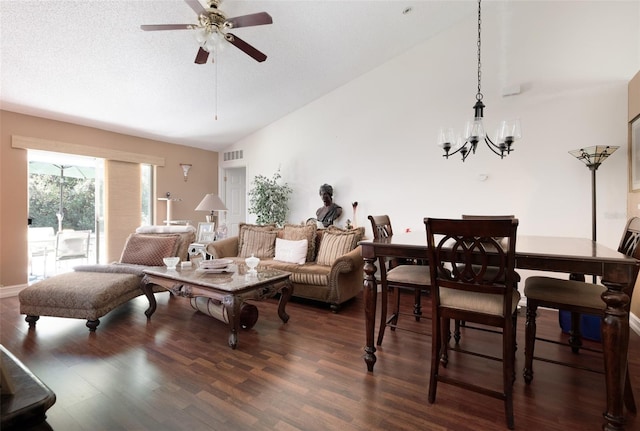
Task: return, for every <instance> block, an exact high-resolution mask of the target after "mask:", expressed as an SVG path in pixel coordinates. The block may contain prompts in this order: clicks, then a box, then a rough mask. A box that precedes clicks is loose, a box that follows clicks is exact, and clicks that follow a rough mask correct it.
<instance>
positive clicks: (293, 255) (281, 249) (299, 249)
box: [273, 238, 308, 265]
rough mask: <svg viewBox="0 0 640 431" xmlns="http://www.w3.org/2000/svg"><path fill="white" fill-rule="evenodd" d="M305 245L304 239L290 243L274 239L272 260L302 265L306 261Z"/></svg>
mask: <svg viewBox="0 0 640 431" xmlns="http://www.w3.org/2000/svg"><path fill="white" fill-rule="evenodd" d="M307 243H308V241H307V240H306V239H301V240H298V241H291V240H288V239H282V238H276V257H274V258H273V260H279V261H280V262H288V263H297V264H298V265H303V264H304V262H305V261H306V259H307Z"/></svg>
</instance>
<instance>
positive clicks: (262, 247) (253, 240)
mask: <svg viewBox="0 0 640 431" xmlns="http://www.w3.org/2000/svg"><path fill="white" fill-rule="evenodd" d="M276 235H277V232H276V231H275V230H263V229H253V228H247V229H245V230H244V235H243V240H242V246H241V247H240V253H239V255H238V257H250V256H251V255H253V256H255V257H259V258H261V259H264V258H272V257H274V256H275V254H276Z"/></svg>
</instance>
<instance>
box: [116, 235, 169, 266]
mask: <svg viewBox="0 0 640 431" xmlns="http://www.w3.org/2000/svg"><path fill="white" fill-rule="evenodd" d="M179 237H180V235H178V234H176V235H144V234H137V233H132V234H131V235H129V238H127V243H126V244H125V246H124V250H122V255H121V256H120V263H131V264H136V265H145V266H163V265H164V262H163V261H162V258H163V257H169V256H173V255H174V253H175V250H176V242H177V241H178V238H179Z"/></svg>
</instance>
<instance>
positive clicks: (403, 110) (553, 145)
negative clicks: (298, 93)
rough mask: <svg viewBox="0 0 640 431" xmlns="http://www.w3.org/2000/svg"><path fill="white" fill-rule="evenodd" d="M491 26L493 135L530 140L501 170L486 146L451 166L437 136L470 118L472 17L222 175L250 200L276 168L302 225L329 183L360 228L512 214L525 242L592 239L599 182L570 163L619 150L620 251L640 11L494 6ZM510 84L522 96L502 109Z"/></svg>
mask: <svg viewBox="0 0 640 431" xmlns="http://www.w3.org/2000/svg"><path fill="white" fill-rule="evenodd" d="M482 21H483V29H482V47H483V50H482V64H483V68H482V90H483V94H484V102H485V104H486V105H487V107H486V109H485V127H486V129H487V130H488V131H489V132H491V134H493V130H495V128H496V127H497V125H498V124H499V122H500V120H501V119H503V118H510V117H516V116H517V117H520V118H521V121H522V129H523V135H524V136H523V139H522V140H521V141H519V142H516V144H515V152H514V153H512V155H510V156H509V157H507V158H505V159H504V160H500V159H499V157H497V156H495V155H493V153H490V152H489V150H488V149H487V148H486V147H479V149H478V152H477V154H476V155H472V156H470V157H469V158H468V159H467V161H466V162H465V163H462V162H461V161H460V160H459V159H458V158H457V157H454V158H452V159H449V160H445V159H444V158H443V157H442V151H441V150H440V149H439V148H438V147H437V146H436V145H435V141H436V135H437V131H438V129H439V128H440V127H442V126H447V125H452V126H455V127H457V128H458V129H462V127H463V126H464V122H465V121H466V120H467V119H468V118H470V117H471V116H472V114H473V110H472V106H473V104H474V103H475V93H476V79H477V75H476V67H477V66H476V37H477V29H476V22H475V18H470V19H468V20H464V21H462V22H461V23H460V24H459V25H458V26H456V27H455V28H451V29H450V30H449V31H446V32H443V33H442V34H440V35H439V36H438V37H436V38H434V39H432V40H430V41H427V42H425V43H423V44H421V45H419V46H417V47H416V48H414V49H412V50H411V51H409V52H407V53H405V54H404V55H402V56H400V57H398V58H396V59H394V60H393V61H391V62H389V63H387V64H384V65H383V66H381V67H379V68H377V69H375V70H372V71H371V72H369V73H367V74H365V75H363V76H361V77H360V78H358V79H356V80H354V81H352V82H350V83H348V84H347V85H345V86H343V87H342V88H339V89H337V90H335V91H334V92H332V93H330V94H327V95H326V96H324V97H322V98H320V99H318V100H316V101H315V102H313V103H311V104H309V105H307V106H305V107H303V108H301V109H299V110H298V111H296V112H293V113H291V114H290V115H288V116H287V117H285V118H283V119H281V120H280V121H278V122H276V123H273V124H271V125H270V126H268V127H266V128H264V129H262V130H260V131H258V132H257V133H255V134H253V135H251V136H249V137H247V138H245V139H243V140H242V141H240V142H237V143H236V144H234V145H233V146H231V147H229V148H228V150H235V149H241V150H244V159H243V160H241V161H233V162H221V167H223V168H224V167H231V166H238V165H246V167H247V178H248V180H247V185H248V187H250V186H251V180H252V178H253V177H254V176H255V175H257V174H263V175H267V176H271V175H272V174H273V172H274V171H276V170H277V169H278V168H280V169H281V172H282V175H283V179H284V181H286V182H288V183H289V185H291V186H292V187H293V189H294V193H293V196H292V201H291V205H290V207H291V210H290V216H289V220H290V221H291V222H296V223H297V222H301V221H303V220H305V219H307V218H308V217H313V216H314V214H315V211H316V209H317V208H318V207H319V206H321V204H322V203H321V200H320V198H319V196H318V188H319V186H320V185H321V184H323V183H325V182H327V183H329V184H332V185H333V187H334V190H335V195H334V200H335V201H336V202H337V203H338V204H340V205H342V206H343V207H344V208H345V214H344V215H343V217H342V220H341V222H342V223H344V221H345V220H346V218H351V216H352V212H351V202H353V201H358V202H359V206H358V217H357V223H358V224H359V225H365V226H367V227H368V220H367V219H366V217H367V215H368V214H382V213H387V214H389V215H390V216H391V219H392V221H393V224H394V227H395V228H396V230H400V229H403V230H404V229H405V228H411V229H413V230H417V229H424V225H423V224H422V219H423V217H424V216H444V217H457V216H459V215H460V214H462V213H485V214H515V215H516V216H517V217H518V218H519V219H520V227H519V232H520V233H522V234H544V235H563V236H581V237H590V236H591V176H590V175H591V174H590V171H589V170H588V169H587V168H586V167H585V165H583V164H582V163H581V162H579V161H578V160H576V159H575V158H574V157H572V156H571V155H569V154H568V151H570V150H574V149H578V148H581V147H588V146H592V145H619V146H620V147H621V148H620V149H619V150H618V151H617V152H616V153H615V154H614V155H613V156H611V157H610V158H609V159H608V160H607V161H606V162H605V163H604V164H603V165H602V166H601V168H600V169H599V170H598V171H597V177H598V239H599V240H600V241H602V242H604V243H605V244H607V245H609V246H611V247H617V245H618V241H619V238H620V233H621V231H622V229H623V228H624V224H625V220H626V184H627V124H626V115H627V82H628V81H629V80H630V79H631V77H633V75H634V74H635V73H636V72H637V71H638V70H639V69H640V2H638V1H617V2H610V1H596V2H585V1H579V2H578V1H567V2H560V1H553V2H544V1H533V2H526V1H518V2H508V3H505V2H498V1H495V2H487V3H486V4H485V3H483V15H482ZM365 36H366V35H363V37H365ZM514 84H515V85H520V86H521V88H522V92H521V94H519V95H516V96H510V97H502V96H501V90H502V88H503V87H505V86H508V85H514ZM481 174H486V175H487V176H488V179H487V180H486V181H480V180H479V176H480V175H481ZM247 220H248V221H252V220H254V218H253V216H252V215H248V217H247ZM368 234H369V235H370V230H369V229H368Z"/></svg>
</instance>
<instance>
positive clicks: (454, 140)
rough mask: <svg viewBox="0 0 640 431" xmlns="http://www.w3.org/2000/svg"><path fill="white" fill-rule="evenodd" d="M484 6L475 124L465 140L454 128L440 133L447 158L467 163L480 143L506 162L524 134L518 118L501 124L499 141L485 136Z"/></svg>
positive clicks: (479, 8)
mask: <svg viewBox="0 0 640 431" xmlns="http://www.w3.org/2000/svg"><path fill="white" fill-rule="evenodd" d="M480 3H481V0H478V92H477V93H476V103H475V105H473V111H474V116H473V117H474V118H473V120H472V121H469V122H467V125H466V127H465V130H464V141H463V138H462V137H461V136H460V135H459V134H457V133H456V131H455V130H454V129H453V128H443V129H440V132H439V133H438V145H439V146H440V147H441V148H442V149H443V150H444V155H443V157H445V158H446V159H448V158H449V156H452V155H454V154H456V153H460V154H461V155H462V161H463V162H464V161H465V160H466V159H467V157H468V156H469V154H471V153H474V154H475V152H476V148H477V146H478V142H481V141H484V142H485V143H486V144H487V146H488V147H489V149H490V150H491V151H493V152H494V153H495V154H496V155H498V156H500V158H501V159H502V158H504V156H506V155H508V154H509V153H511V151H513V148H511V146H512V145H513V143H514V142H515V141H516V139H520V138H521V137H522V133H521V131H520V120H517V119H515V120H504V121H502V122H501V123H500V127H498V130H497V131H496V134H495V142H494V141H492V140H491V139H490V138H489V136H488V135H487V134H486V133H485V130H484V126H483V124H482V118H483V117H484V112H483V110H484V107H485V105H484V103H482V97H483V96H482V91H481V86H480V82H481V77H482V71H481V65H482V62H481V47H482V43H481V38H480V34H481V24H482V19H481V7H480Z"/></svg>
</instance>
